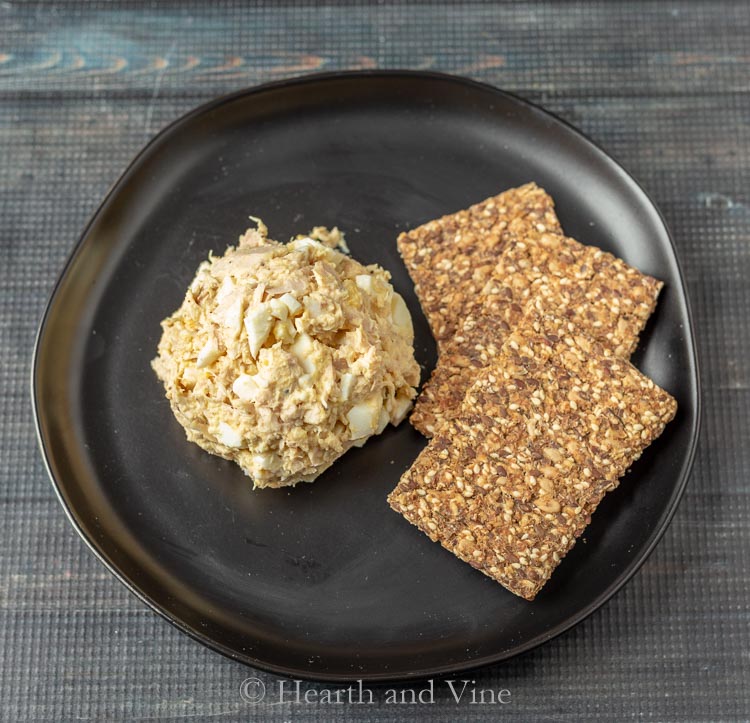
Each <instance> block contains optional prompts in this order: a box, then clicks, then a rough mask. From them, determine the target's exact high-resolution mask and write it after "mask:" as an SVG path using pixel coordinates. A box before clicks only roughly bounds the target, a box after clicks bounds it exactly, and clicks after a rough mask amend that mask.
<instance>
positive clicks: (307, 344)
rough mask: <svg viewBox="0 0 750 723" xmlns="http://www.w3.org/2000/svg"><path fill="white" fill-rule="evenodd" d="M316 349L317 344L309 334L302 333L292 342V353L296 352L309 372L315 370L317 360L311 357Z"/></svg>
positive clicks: (299, 360) (303, 366)
mask: <svg viewBox="0 0 750 723" xmlns="http://www.w3.org/2000/svg"><path fill="white" fill-rule="evenodd" d="M314 350H315V345H314V344H313V340H312V338H311V337H310V335H309V334H305V333H302V334H300V335H299V336H298V337H297V340H296V341H295V342H294V344H292V354H294V356H295V357H296V358H297V361H298V362H299V363H300V364H301V365H302V368H303V369H304V370H305V372H306V373H307V374H312V373H313V372H314V371H315V362H314V361H313V360H312V359H311V355H312V353H313V351H314Z"/></svg>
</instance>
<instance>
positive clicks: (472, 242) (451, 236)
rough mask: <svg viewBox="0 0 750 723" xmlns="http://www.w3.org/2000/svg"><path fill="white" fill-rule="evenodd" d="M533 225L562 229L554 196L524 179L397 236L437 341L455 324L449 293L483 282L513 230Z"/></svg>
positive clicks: (447, 335) (519, 231)
mask: <svg viewBox="0 0 750 723" xmlns="http://www.w3.org/2000/svg"><path fill="white" fill-rule="evenodd" d="M512 222H515V223H514V225H513V228H512V229H510V228H509V227H510V225H511V223H512ZM534 229H538V230H545V231H548V232H550V233H562V231H561V229H560V222H559V221H558V220H557V216H556V215H555V210H554V202H553V200H552V198H551V197H550V196H549V194H548V193H546V192H545V191H544V189H542V188H539V187H538V186H537V185H536V184H535V183H527V184H526V185H524V186H520V187H519V188H511V189H509V190H507V191H505V192H503V193H501V194H499V195H497V196H493V197H492V198H488V199H486V200H484V201H482V202H481V203H477V204H475V205H473V206H471V207H470V208H467V209H465V210H463V211H457V212H456V213H453V214H450V215H448V216H443V217H442V218H439V219H436V220H434V221H430V222H428V223H426V224H423V225H422V226H419V227H418V228H415V229H412V230H411V231H406V232H405V233H402V234H400V235H399V237H398V240H397V245H398V250H399V253H400V254H401V257H402V259H403V260H404V263H405V264H406V268H407V270H408V272H409V275H410V276H411V278H412V281H413V282H414V288H415V291H416V293H417V297H418V298H419V302H420V304H421V306H422V309H423V311H424V313H425V316H426V317H427V321H428V322H429V324H430V329H431V330H432V333H433V336H434V337H435V340H436V341H437V342H438V344H439V345H440V344H442V342H443V341H445V340H446V339H449V338H450V337H451V335H452V334H453V330H454V328H455V321H456V319H455V317H454V316H453V315H452V314H451V313H450V312H449V305H450V303H451V299H452V297H453V296H454V295H455V294H456V293H457V292H458V291H459V290H461V291H462V296H470V295H471V294H472V293H476V292H478V290H479V289H481V288H482V286H484V284H485V282H486V280H487V278H488V277H489V275H490V273H491V271H492V268H493V267H494V265H495V264H496V262H497V256H498V254H499V253H500V251H501V250H502V248H503V246H504V245H505V243H506V242H507V240H508V236H509V234H510V233H511V231H512V233H514V234H520V235H524V234H525V233H529V232H531V231H532V230H534ZM472 289H473V290H474V291H473V292H472Z"/></svg>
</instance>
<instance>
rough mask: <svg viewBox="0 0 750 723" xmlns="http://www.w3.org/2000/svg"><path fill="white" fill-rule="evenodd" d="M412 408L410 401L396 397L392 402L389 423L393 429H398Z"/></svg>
mask: <svg viewBox="0 0 750 723" xmlns="http://www.w3.org/2000/svg"><path fill="white" fill-rule="evenodd" d="M411 407H412V400H411V399H409V398H408V397H396V398H395V399H394V400H393V407H392V410H391V422H392V423H393V426H394V427H398V425H399V424H401V422H403V421H404V419H406V415H407V414H408V413H409V410H410V409H411Z"/></svg>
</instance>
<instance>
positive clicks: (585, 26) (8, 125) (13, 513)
mask: <svg viewBox="0 0 750 723" xmlns="http://www.w3.org/2000/svg"><path fill="white" fill-rule="evenodd" d="M352 68H424V69H435V70H441V71H447V72H453V73H458V74H462V75H468V76H471V77H474V78H477V79H480V80H484V81H487V82H490V83H492V84H495V85H497V86H499V87H502V88H505V89H507V90H511V91H514V92H517V93H520V94H521V95H524V96H526V97H528V98H529V99H531V100H534V101H537V102H540V103H542V104H544V105H545V106H546V107H547V108H549V109H550V110H552V111H554V112H556V113H558V114H560V115H561V116H562V117H563V118H565V119H567V120H569V121H570V122H572V123H574V124H575V125H577V126H579V127H580V128H581V129H582V130H583V131H585V132H586V133H588V134H589V135H590V136H591V137H593V138H594V139H595V140H596V141H597V142H599V143H600V144H601V145H602V146H604V147H605V148H606V149H607V150H608V151H609V152H611V153H612V154H613V155H614V156H615V157H616V158H618V159H619V160H620V161H621V162H622V163H623V164H624V165H625V167H626V168H627V169H628V170H630V171H631V172H632V173H633V174H634V175H635V176H636V177H637V178H638V179H639V181H640V182H641V183H642V184H643V186H644V187H645V188H646V190H647V191H648V192H649V194H650V195H651V196H652V197H653V198H654V200H655V201H656V203H657V205H658V206H659V207H660V208H661V210H662V211H663V213H664V215H665V217H666V219H667V222H668V224H669V226H670V227H671V229H672V231H673V234H674V237H675V240H676V243H677V246H678V249H679V253H680V257H681V260H682V263H683V266H684V270H685V273H686V276H687V279H688V283H689V288H690V293H691V299H692V303H693V310H694V314H695V317H696V324H697V333H698V339H699V342H700V347H701V349H700V350H701V356H702V379H703V385H704V424H703V435H702V441H701V446H700V451H699V456H698V460H697V463H696V466H695V470H694V473H693V476H692V479H691V482H690V485H689V488H688V491H687V494H686V496H685V498H684V500H683V502H682V504H681V507H680V509H679V511H678V513H677V516H676V517H675V520H674V522H673V523H672V525H671V527H670V529H669V531H668V532H667V534H666V536H665V538H664V539H663V541H662V542H661V543H660V545H659V546H658V548H657V550H656V551H655V553H654V554H653V555H652V557H651V558H650V559H649V561H648V562H647V563H646V565H645V566H644V567H643V569H642V570H641V572H640V573H639V574H638V575H637V576H636V578H635V579H634V580H633V581H632V582H630V583H629V584H628V585H627V586H626V587H625V588H624V589H623V590H622V591H621V592H620V593H619V594H618V595H617V596H616V597H615V598H614V599H613V600H612V601H611V602H610V603H609V604H608V605H606V606H605V607H604V608H603V609H602V610H600V611H599V612H598V613H596V614H595V615H593V616H592V617H591V618H589V619H588V620H587V621H585V622H584V623H583V624H581V625H580V626H579V627H577V628H576V629H575V630H573V631H571V632H570V633H568V634H566V635H564V636H563V637H561V638H559V639H557V640H555V641H553V642H551V643H549V644H547V645H545V646H544V647H542V648H540V649H538V650H536V651H534V652H532V653H530V654H528V655H525V656H523V657H521V658H519V659H516V660H513V661H511V662H509V663H507V664H504V665H499V666H495V667H493V668H488V669H484V670H481V671H478V672H476V673H472V674H470V675H468V676H459V679H461V678H467V679H468V680H473V681H476V685H477V687H486V688H494V689H498V688H507V689H508V690H510V691H511V697H510V701H511V702H510V703H509V704H507V705H502V706H500V705H495V706H480V705H465V704H464V703H462V704H461V705H456V704H455V703H454V702H453V700H452V698H451V696H450V695H449V691H448V689H447V688H446V687H445V685H444V684H442V683H440V684H438V683H437V682H436V692H435V703H434V704H433V705H426V706H411V707H409V706H405V707H404V706H402V707H394V706H393V705H387V704H385V703H384V702H383V701H384V696H383V695H382V693H383V689H382V688H374V690H375V691H376V696H375V697H376V703H375V704H374V705H370V706H363V705H360V706H356V705H339V706H325V705H321V704H305V703H293V702H288V703H283V704H279V705H273V703H274V702H275V700H278V696H277V695H276V693H277V686H278V680H277V679H276V678H275V677H274V676H271V675H269V674H265V673H262V672H257V671H252V670H250V669H247V668H244V667H243V666H240V665H238V664H235V663H233V662H231V661H229V660H226V659H224V658H222V657H220V656H218V655H217V654H215V653H212V652H210V651H208V650H206V649H204V648H202V647H201V646H200V645H198V644H197V643H194V642H193V641H191V640H189V639H188V638H186V637H185V636H183V635H181V634H180V633H178V632H177V631H176V630H174V629H173V628H172V627H170V626H169V625H168V624H167V623H165V622H164V621H163V620H161V619H160V618H158V617H157V616H156V615H154V614H153V613H151V612H150V611H149V610H148V609H147V608H146V607H145V606H144V605H143V604H141V603H139V602H138V601H137V600H136V599H135V598H133V597H132V596H131V595H130V594H129V593H128V592H127V591H126V590H125V589H124V588H123V587H122V586H121V585H120V584H119V583H118V582H117V581H115V580H114V579H113V578H112V577H111V576H110V575H109V574H108V573H107V572H106V571H105V570H104V568H103V567H102V566H101V565H100V564H99V563H98V562H97V561H96V560H94V558H93V557H92V556H91V555H90V554H89V553H88V551H87V550H86V549H85V547H84V545H83V543H82V542H81V541H80V540H79V539H78V538H77V537H76V535H75V533H74V531H73V530H72V528H71V527H70V525H69V524H68V522H67V521H66V519H65V516H64V514H63V512H62V509H61V507H60V505H59V504H58V502H57V500H56V498H55V496H54V493H53V491H52V488H51V485H50V484H49V481H48V479H47V477H46V474H45V471H44V467H43V464H42V461H41V458H40V456H39V453H38V450H37V447H36V440H35V437H34V432H33V425H32V417H31V407H30V400H29V392H28V386H29V385H28V375H29V364H30V359H31V351H32V347H33V342H34V334H35V331H36V326H37V323H38V321H39V317H40V314H41V312H42V309H43V307H44V303H45V300H46V298H47V295H48V293H49V292H50V290H51V287H52V284H53V283H54V280H55V278H56V276H57V274H58V273H59V271H60V270H61V267H62V264H63V262H64V259H65V258H66V256H67V254H68V253H69V252H70V250H71V248H72V247H73V245H74V243H75V241H76V240H77V238H78V235H79V233H80V231H81V229H82V227H83V226H84V224H85V223H86V220H87V218H88V216H89V215H90V214H91V213H92V212H93V211H94V210H95V209H96V207H97V205H98V203H99V201H100V200H101V198H102V197H103V195H104V194H105V192H106V191H107V189H108V187H109V185H110V184H111V183H112V182H113V181H114V180H115V179H116V178H117V176H118V175H119V173H120V172H121V171H122V170H123V168H124V167H125V166H126V164H127V163H128V162H129V160H130V159H131V158H132V156H133V155H134V154H135V153H136V152H137V151H138V150H139V149H140V148H141V147H142V146H143V145H144V143H145V142H146V141H147V140H148V139H149V138H150V137H151V136H152V135H153V134H154V133H155V132H156V131H157V130H158V129H159V128H161V127H162V126H164V125H165V124H166V123H168V122H170V121H171V120H173V119H174V118H176V117H178V116H179V115H180V114H182V113H184V112H185V111H187V110H189V109H190V108H192V107H194V106H195V105H197V104H198V103H200V102H203V101H205V100H209V99H210V98H212V97H213V96H215V95H217V94H220V93H224V92H228V91H232V90H236V89H239V88H242V87H246V86H249V85H253V84H256V83H259V82H263V81H266V80H270V79H275V78H284V77H288V76H293V75H299V74H303V73H309V72H315V71H334V70H340V69H352ZM749 194H750V8H749V6H748V4H747V3H745V2H734V3H731V2H710V1H709V0H706V1H703V2H700V1H697V0H696V1H693V2H664V3H656V2H627V1H626V0H622V1H613V2H596V3H587V2H580V3H536V2H525V3H512V4H511V3H489V2H488V3H484V2H474V3H460V4H459V3H455V4H454V3H447V2H413V3H405V2H403V3H402V2H379V3H364V2H361V3H357V2H349V3H346V2H341V3H336V2H334V3H327V4H313V3H309V2H281V3H270V2H269V3H251V2H247V3H245V2H239V1H237V2H219V1H213V2H191V1H187V0H185V1H183V2H158V3H157V2H150V3H134V2H131V3H120V2H103V1H102V0H99V1H98V2H11V1H9V0H3V1H0V250H1V251H2V261H0V364H1V365H2V372H1V373H0V440H1V442H0V445H1V446H0V450H1V452H0V456H1V462H0V529H1V530H2V533H1V534H0V717H1V718H2V719H3V720H8V721H25V720H45V721H68V720H79V719H80V720H124V719H144V720H179V719H187V718H190V719H194V720H213V719H216V720H272V721H276V720H279V721H281V720H292V719H294V720H306V721H307V720H309V721H312V720H335V721H342V720H356V721H369V720H382V721H396V720H402V719H404V718H405V717H407V716H408V717H414V718H424V719H425V720H438V721H455V720H479V719H487V720H498V719H501V718H507V719H509V720H526V721H534V720H539V721H602V720H624V719H629V718H639V719H640V718H643V719H648V720H673V721H687V720H707V721H708V720H710V721H719V720H747V719H748V718H749V717H750V692H749V690H750V688H749V686H748V683H750V655H749V654H748V650H750V606H749V605H748V600H750V582H749V578H750V562H749V560H750V479H748V477H749V476H750V475H749V473H750V444H748V439H750V392H749V390H750V362H749V361H748V358H749V357H750V329H749V326H750V324H749V322H748V318H749V316H750V281H749V279H750V197H749ZM251 676H255V677H258V678H259V679H261V680H262V681H263V682H264V683H265V685H266V686H267V688H268V691H269V693H268V695H267V697H266V699H265V700H264V701H262V702H259V703H256V704H252V703H248V702H246V701H245V700H243V699H242V697H241V696H240V684H241V683H242V681H243V680H244V679H245V678H248V677H251ZM329 687H330V686H329ZM406 687H409V686H406ZM412 687H413V686H412ZM403 688H404V686H401V687H399V688H398V689H399V690H402V689H403ZM303 689H315V690H319V689H320V686H315V685H313V684H304V686H303ZM274 696H276V698H274Z"/></svg>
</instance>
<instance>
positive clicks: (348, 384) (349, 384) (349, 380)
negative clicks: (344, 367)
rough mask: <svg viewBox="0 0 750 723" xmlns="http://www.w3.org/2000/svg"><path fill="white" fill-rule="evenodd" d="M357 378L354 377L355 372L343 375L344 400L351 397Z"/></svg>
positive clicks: (342, 390) (342, 397) (342, 389)
mask: <svg viewBox="0 0 750 723" xmlns="http://www.w3.org/2000/svg"><path fill="white" fill-rule="evenodd" d="M355 381H356V379H355V377H354V374H349V373H348V372H347V373H345V374H342V375H341V401H342V402H348V401H349V397H350V395H351V393H352V389H353V388H354V383H355Z"/></svg>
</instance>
